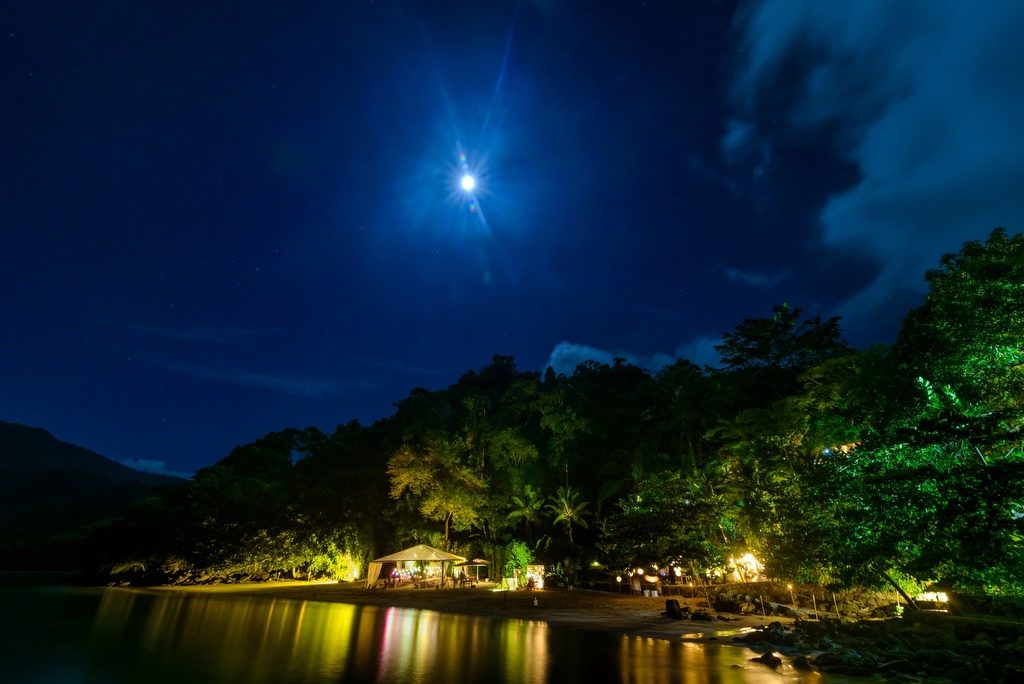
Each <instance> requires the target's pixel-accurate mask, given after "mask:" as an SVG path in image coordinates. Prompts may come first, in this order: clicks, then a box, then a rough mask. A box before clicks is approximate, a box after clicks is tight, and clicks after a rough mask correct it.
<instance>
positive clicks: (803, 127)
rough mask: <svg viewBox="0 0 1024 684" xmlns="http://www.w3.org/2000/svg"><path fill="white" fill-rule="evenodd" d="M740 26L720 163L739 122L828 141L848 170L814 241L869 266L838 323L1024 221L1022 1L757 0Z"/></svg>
mask: <svg viewBox="0 0 1024 684" xmlns="http://www.w3.org/2000/svg"><path fill="white" fill-rule="evenodd" d="M739 17H740V18H739V20H738V29H739V35H740V36H741V47H742V52H741V53H740V54H741V55H742V61H741V62H740V68H739V69H738V71H737V73H736V75H735V80H734V82H733V87H732V94H733V103H734V107H735V108H736V110H737V113H736V120H735V122H734V123H731V124H730V125H729V127H728V128H727V130H726V131H725V133H724V135H723V137H722V140H721V146H722V150H723V153H729V154H737V153H738V152H737V151H739V150H742V149H746V148H749V147H750V146H752V145H755V144H756V142H755V138H756V137H757V136H756V134H755V130H756V126H755V125H754V124H751V123H748V122H750V121H752V120H757V119H758V117H771V118H772V119H776V118H778V120H779V123H780V124H784V126H783V128H785V129H788V133H789V134H790V135H793V134H795V135H797V136H804V135H807V134H816V135H821V134H823V133H824V132H826V131H827V132H828V134H829V136H830V139H831V140H832V142H833V144H834V145H835V148H836V150H837V151H838V153H839V154H840V155H841V156H843V157H844V158H846V159H847V160H849V161H851V162H853V163H854V164H856V166H857V167H858V169H859V171H860V178H859V181H858V182H857V183H856V184H855V185H853V186H852V187H850V188H849V189H847V190H845V191H842V192H839V193H837V194H835V195H833V196H832V197H830V198H829V199H828V201H827V203H826V204H825V206H824V209H823V211H822V212H821V224H822V231H823V236H822V237H823V242H824V244H825V245H827V246H830V247H833V248H835V249H842V250H846V251H850V252H853V253H857V254H867V255H869V256H871V257H873V258H874V260H875V261H876V262H877V264H878V269H879V270H878V272H877V275H876V277H875V278H874V280H873V281H872V282H871V283H869V284H868V285H867V286H866V287H865V288H863V289H862V290H861V291H860V292H857V293H856V294H854V295H853V296H852V297H851V298H850V299H849V300H848V301H847V302H846V303H845V304H844V305H843V306H842V307H841V313H843V315H844V317H846V318H847V319H848V320H857V319H861V320H864V319H866V318H869V317H871V316H872V315H874V312H876V311H877V310H878V309H879V308H880V307H883V306H884V305H885V303H886V302H887V301H889V300H891V299H892V297H893V296H894V295H899V294H900V293H903V294H907V293H910V292H920V291H922V290H923V289H924V279H923V277H922V275H923V273H924V271H925V270H927V269H928V268H932V267H934V266H935V265H936V264H937V262H938V258H939V256H941V254H943V253H944V252H950V251H955V250H957V249H958V248H959V247H960V245H961V244H962V243H963V242H964V241H966V240H969V239H974V238H980V237H983V236H985V235H986V234H987V233H988V232H989V231H991V229H992V228H994V227H995V226H997V225H1004V226H1006V227H1008V228H1010V229H1011V230H1020V229H1021V227H1022V225H1024V193H1022V192H1021V191H1020V179H1021V178H1024V136H1021V135H1020V131H1021V123H1020V122H1021V121H1024V88H1021V83H1024V40H1021V39H1020V37H1021V35H1024V3H1021V2H1018V1H1016V0H992V1H991V2H985V3H982V4H972V3H964V2H959V1H957V0H927V1H925V0H917V1H915V0H908V1H906V2H855V3H840V4H836V3H828V2H818V1H817V0H803V1H801V0H766V1H765V2H758V3H752V4H750V5H748V6H747V7H746V10H745V11H744V12H741V13H740V14H739ZM794 68H797V69H802V70H803V71H801V72H800V73H801V76H800V78H799V80H798V82H797V87H796V88H793V87H792V78H793V75H794V74H793V70H794ZM783 74H785V76H784V77H783Z"/></svg>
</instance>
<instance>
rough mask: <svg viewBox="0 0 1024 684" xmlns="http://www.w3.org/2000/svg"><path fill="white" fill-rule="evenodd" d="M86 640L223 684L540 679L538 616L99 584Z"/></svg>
mask: <svg viewBox="0 0 1024 684" xmlns="http://www.w3.org/2000/svg"><path fill="white" fill-rule="evenodd" d="M92 638H93V639H94V640H96V641H98V642H100V643H103V644H106V645H107V646H108V647H109V649H110V650H113V649H118V648H122V647H123V648H124V649H125V650H126V652H127V651H128V650H132V649H134V650H136V651H140V652H141V658H142V659H143V660H144V661H145V662H146V663H148V664H150V665H151V666H152V667H154V668H162V670H163V671H171V670H174V669H175V668H178V669H179V670H180V669H181V667H180V664H181V663H188V668H190V671H205V672H212V673H214V676H215V677H216V678H217V679H221V680H230V681H246V682H280V681H320V680H323V679H333V680H339V679H353V680H374V681H392V682H428V681H441V680H442V679H443V680H444V681H465V682H469V681H482V680H487V681H495V680H499V681H500V680H501V679H502V678H504V680H505V681H515V682H544V681H547V678H548V663H549V657H548V648H549V646H548V644H549V639H548V628H547V625H546V624H545V623H543V622H528V621H521V620H497V619H489V618H481V617H473V616H467V615H448V614H441V613H437V612H434V611H429V610H414V609H399V608H377V607H371V606H354V605H349V604H344V603H318V602H307V601H301V602H300V601H288V600H283V599H259V598H248V597H239V596H224V595H219V596H218V595H211V594H206V593H202V594H199V593H195V594H189V593H161V592H144V591H133V590H126V589H109V590H106V591H104V592H103V594H102V597H101V599H100V603H99V606H98V608H97V612H96V615H95V618H94V620H93V627H92ZM439 677H441V679H439Z"/></svg>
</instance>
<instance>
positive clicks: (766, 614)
mask: <svg viewBox="0 0 1024 684" xmlns="http://www.w3.org/2000/svg"><path fill="white" fill-rule="evenodd" d="M757 600H758V601H760V602H761V615H764V616H765V617H768V611H766V610H765V607H764V597H763V596H761V595H760V594H758V595H757Z"/></svg>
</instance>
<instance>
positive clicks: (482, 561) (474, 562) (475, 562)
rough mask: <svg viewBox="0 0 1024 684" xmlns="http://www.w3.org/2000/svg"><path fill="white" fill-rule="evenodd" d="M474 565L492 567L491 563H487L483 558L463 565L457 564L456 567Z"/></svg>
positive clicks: (464, 562)
mask: <svg viewBox="0 0 1024 684" xmlns="http://www.w3.org/2000/svg"><path fill="white" fill-rule="evenodd" d="M474 565H490V563H488V562H487V561H485V560H484V559H483V558H474V559H473V560H467V561H462V562H461V563H456V564H455V567H457V568H460V567H472V566H474Z"/></svg>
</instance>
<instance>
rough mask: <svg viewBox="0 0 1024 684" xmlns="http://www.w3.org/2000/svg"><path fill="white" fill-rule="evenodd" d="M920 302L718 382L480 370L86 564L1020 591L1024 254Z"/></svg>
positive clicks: (288, 445) (261, 445)
mask: <svg viewBox="0 0 1024 684" xmlns="http://www.w3.org/2000/svg"><path fill="white" fill-rule="evenodd" d="M927 280H928V284H929V293H928V295H927V298H926V301H925V302H924V304H923V305H922V306H921V307H919V308H918V309H916V310H914V311H912V312H911V313H910V314H909V315H907V317H906V318H905V320H904V321H903V324H902V327H901V330H900V333H899V337H898V339H897V341H896V343H895V344H894V345H892V346H891V347H884V348H883V347H876V348H870V349H862V350H857V349H852V348H850V347H849V346H848V345H847V344H845V343H844V342H843V340H842V335H841V330H840V325H839V320H838V319H836V318H831V319H828V320H821V319H820V318H809V317H805V316H804V315H803V312H802V311H801V310H800V309H799V308H796V307H789V306H786V305H782V306H777V307H775V308H774V309H773V310H772V311H771V312H770V314H769V315H767V316H766V317H764V318H755V319H750V320H746V321H743V322H742V323H740V324H739V325H738V326H737V327H736V328H735V330H733V331H732V332H730V333H728V334H726V335H724V336H723V338H722V342H721V345H720V346H719V347H718V351H719V353H720V355H721V359H722V362H721V367H719V368H700V367H698V366H696V365H694V364H693V363H690V362H689V361H687V360H684V359H680V360H678V361H677V362H675V363H674V364H672V365H670V366H668V367H666V368H663V369H662V370H660V371H658V372H657V373H654V374H651V373H649V372H647V371H645V370H643V369H641V368H638V367H636V366H633V365H630V364H629V363H627V362H625V361H624V360H616V361H615V362H614V363H612V364H611V365H607V364H602V363H596V362H587V363H584V364H582V365H580V366H579V367H578V368H576V370H575V372H574V373H573V374H572V375H556V374H555V373H554V372H553V371H552V370H551V369H548V370H547V371H546V372H545V373H543V374H541V373H537V372H529V371H523V370H520V369H518V368H517V367H516V365H515V362H514V361H513V359H512V358H511V357H506V356H495V357H494V360H493V362H492V363H490V364H489V365H487V366H485V367H483V368H481V369H480V370H478V371H470V372H468V373H466V374H465V375H463V376H462V377H461V378H459V380H458V381H457V382H456V383H455V384H454V385H452V386H451V387H449V388H447V389H444V390H440V391H427V390H423V389H416V390H413V391H412V392H411V393H410V394H409V396H408V397H406V398H405V399H402V400H401V401H399V402H398V403H397V404H396V409H397V410H396V411H395V413H394V415H393V416H391V417H389V418H386V419H383V420H380V421H378V422H377V423H375V424H373V425H372V426H369V427H363V426H360V425H359V424H358V423H355V422H352V423H348V424H344V425H340V426H339V427H338V428H337V429H336V430H335V431H334V432H333V433H330V434H326V433H324V432H322V431H320V430H318V429H316V428H307V429H305V430H298V429H287V430H282V431H280V432H275V433H272V434H269V435H267V436H265V437H263V438H262V439H259V440H257V441H255V442H253V443H251V444H247V445H245V446H239V447H237V448H235V449H234V450H233V451H232V452H231V453H230V454H229V455H228V456H227V457H226V458H224V459H223V460H221V461H220V462H218V463H216V464H215V465H212V466H210V467H207V468H203V469H201V470H199V471H198V472H197V473H196V475H195V477H194V478H193V479H192V480H191V481H189V482H188V483H187V484H185V485H184V486H180V487H174V488H170V489H166V490H164V491H163V492H162V493H161V494H159V495H155V496H153V497H151V498H149V499H147V500H145V501H144V502H142V503H141V504H139V505H137V506H136V507H135V508H134V509H133V510H132V512H131V514H130V515H128V516H126V517H125V518H123V519H122V520H120V521H118V522H117V523H116V524H114V525H112V526H110V527H107V528H105V529H104V530H103V531H102V533H101V535H100V536H99V537H98V538H97V539H96V540H95V543H94V544H93V549H94V550H95V552H96V554H97V557H96V558H95V559H94V560H93V562H94V563H95V564H96V567H103V568H104V569H105V570H106V571H107V572H108V573H110V575H111V576H112V577H113V578H114V579H115V580H116V579H126V578H127V579H131V580H132V581H140V580H142V581H204V580H209V579H213V578H226V577H231V576H255V577H266V576H294V577H306V576H313V577H317V576H333V577H340V578H352V577H355V576H356V573H359V572H361V571H363V570H365V565H366V562H367V561H368V560H369V559H371V558H373V557H375V556H377V555H383V554H385V553H389V552H391V551H394V550H396V549H398V548H402V547H404V546H407V545H410V544H413V543H420V542H422V543H428V544H432V545H435V546H439V547H444V548H447V549H450V550H453V551H455V552H458V553H460V554H462V555H465V556H467V557H477V556H483V557H485V558H490V559H491V560H492V561H494V562H495V564H496V565H497V567H502V566H503V564H504V562H505V555H506V553H505V551H506V549H508V548H510V547H509V545H510V544H513V545H518V548H522V545H525V546H526V547H527V548H528V549H529V551H531V552H532V554H533V555H534V557H536V558H537V559H538V561H539V562H543V563H545V564H546V565H547V566H548V569H549V570H550V571H552V572H553V573H554V574H555V575H556V576H561V577H562V578H563V579H565V580H566V581H571V579H572V578H574V577H576V576H578V575H579V574H580V573H581V572H583V571H584V570H586V569H589V568H591V567H595V564H597V565H599V566H600V567H603V568H607V569H608V570H609V571H611V572H615V571H617V570H619V569H622V568H627V567H635V566H636V565H648V564H651V563H658V564H663V563H668V562H676V563H683V564H684V565H687V566H689V565H692V567H693V568H695V569H697V570H698V571H700V570H703V569H707V568H711V567H716V566H718V565H720V564H721V563H722V562H723V560H724V559H725V558H727V557H729V556H730V555H739V554H742V553H744V552H747V551H752V552H753V553H754V554H755V555H756V556H757V557H758V558H760V559H761V560H762V561H763V562H764V564H765V567H766V569H767V572H768V573H769V574H770V575H772V576H775V577H779V578H787V579H791V580H797V581H803V582H817V583H821V584H829V585H851V584H867V585H877V584H878V583H879V582H881V581H882V580H884V579H888V578H892V580H895V581H897V582H899V583H907V582H910V581H912V580H916V581H918V582H925V581H936V580H939V581H942V582H943V583H944V584H946V585H948V586H951V587H957V588H961V589H968V590H972V591H986V592H989V593H1004V594H1005V593H1014V594H1019V593H1021V591H1022V590H1024V576H1022V568H1024V454H1022V437H1021V428H1022V425H1024V236H1021V235H1017V236H1013V237H1010V236H1008V235H1007V234H1006V233H1005V232H1004V231H1002V230H996V231H995V232H993V233H992V235H991V236H990V237H989V239H988V240H987V242H985V243H979V242H971V243H968V244H967V245H965V246H964V247H963V249H962V250H961V251H960V252H958V253H956V254H952V255H947V256H946V257H944V258H943V260H942V262H941V266H940V268H938V269H936V270H934V271H930V272H929V273H928V274H927ZM514 547H515V546H514ZM514 547H513V548H514ZM495 572H496V571H492V573H495Z"/></svg>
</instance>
